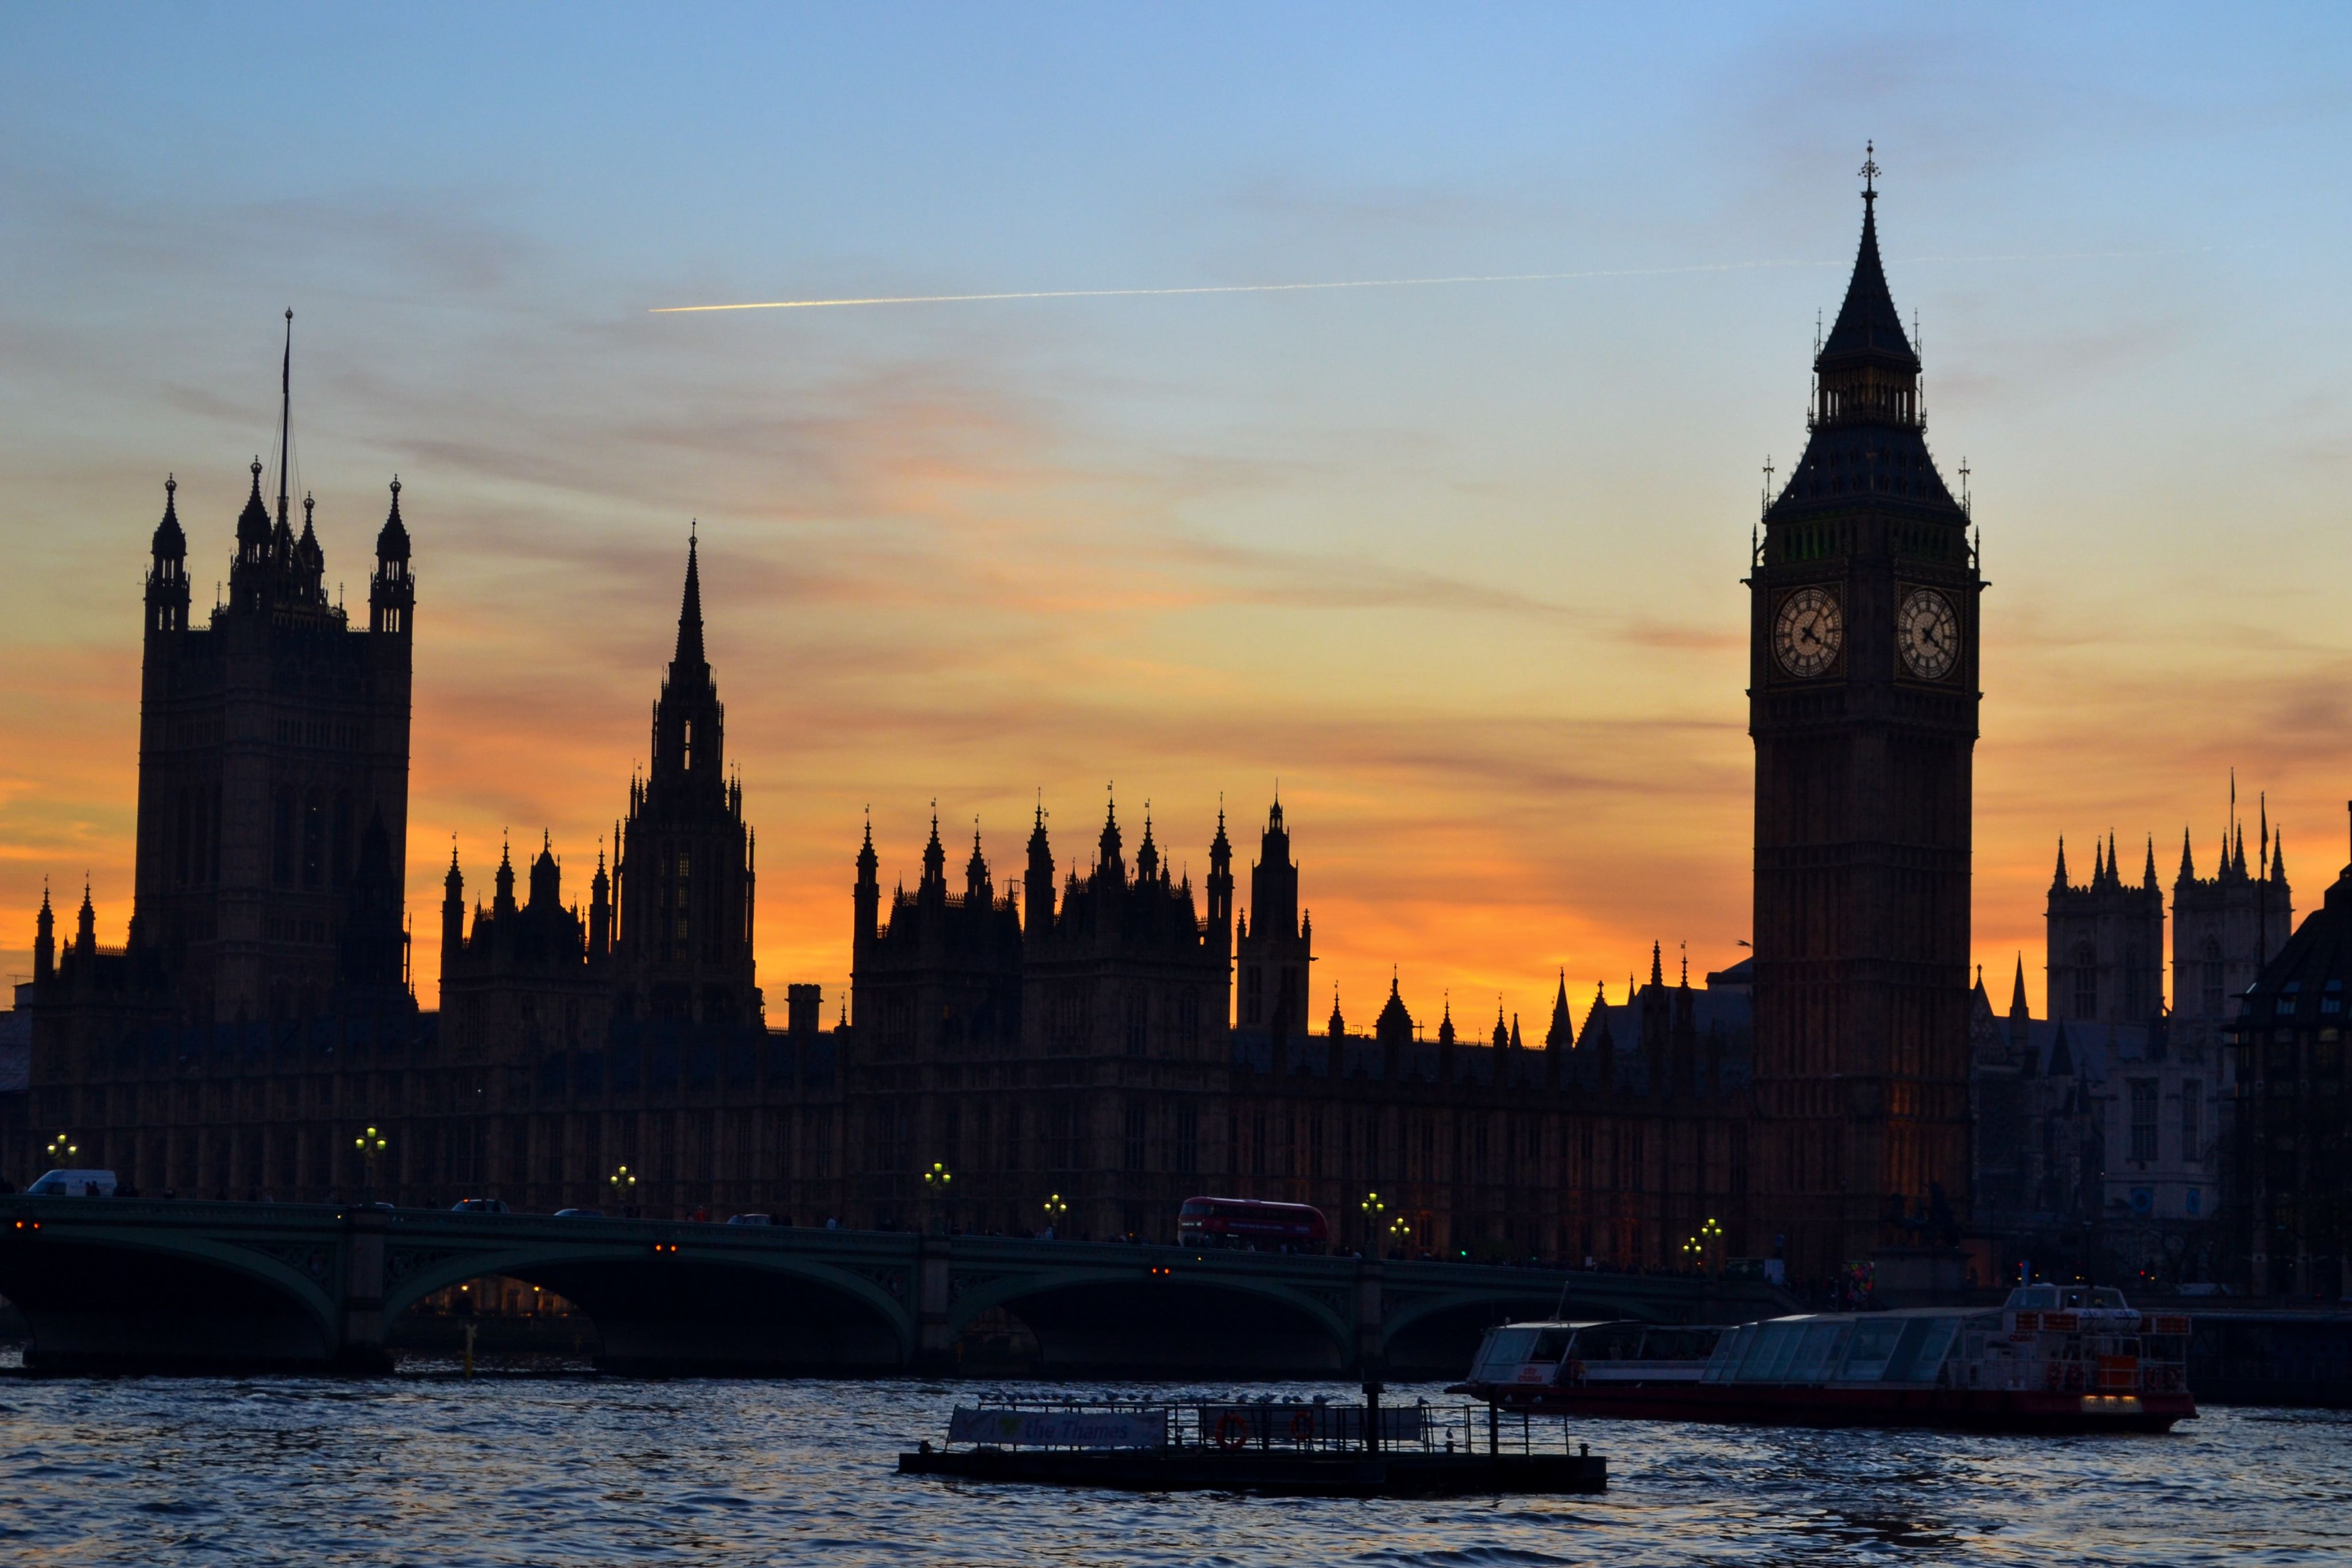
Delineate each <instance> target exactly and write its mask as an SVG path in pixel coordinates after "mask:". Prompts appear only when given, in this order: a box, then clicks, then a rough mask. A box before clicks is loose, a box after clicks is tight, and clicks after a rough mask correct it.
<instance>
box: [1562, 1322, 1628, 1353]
mask: <svg viewBox="0 0 2352 1568" xmlns="http://www.w3.org/2000/svg"><path fill="white" fill-rule="evenodd" d="M1572 1354H1574V1355H1575V1357H1576V1359H1577V1360H1579V1361H1634V1360H1638V1359H1639V1358H1640V1356H1641V1354H1642V1325H1641V1324H1640V1323H1588V1324H1586V1325H1585V1326H1584V1327H1583V1328H1581V1329H1579V1330H1578V1331H1577V1334H1576V1349H1575V1350H1574V1352H1573V1353H1572Z"/></svg>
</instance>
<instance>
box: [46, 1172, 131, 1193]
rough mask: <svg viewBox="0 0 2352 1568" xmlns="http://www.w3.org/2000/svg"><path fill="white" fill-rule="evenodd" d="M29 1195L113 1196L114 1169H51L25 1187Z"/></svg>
mask: <svg viewBox="0 0 2352 1568" xmlns="http://www.w3.org/2000/svg"><path fill="white" fill-rule="evenodd" d="M25 1196H26V1197H113V1196H114V1173H113V1172H112V1171H83V1170H74V1171H50V1172H48V1173H47V1174H46V1175H44V1176H42V1177H41V1179H40V1180H38V1181H37V1182H35V1183H34V1184H33V1185H32V1186H28V1187H26V1189H25Z"/></svg>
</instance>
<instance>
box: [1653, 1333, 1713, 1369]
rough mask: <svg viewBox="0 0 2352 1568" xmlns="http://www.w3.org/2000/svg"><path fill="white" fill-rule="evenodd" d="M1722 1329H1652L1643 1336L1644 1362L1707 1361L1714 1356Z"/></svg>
mask: <svg viewBox="0 0 2352 1568" xmlns="http://www.w3.org/2000/svg"><path fill="white" fill-rule="evenodd" d="M1722 1333H1723V1331H1722V1330H1721V1329H1713V1328H1708V1329H1681V1328H1676V1329H1651V1330H1650V1331H1648V1332H1647V1333H1644V1334H1643V1335H1642V1350H1641V1358H1642V1359H1643V1361H1705V1360H1706V1358H1707V1357H1708V1356H1709V1355H1711V1354H1714V1351H1715V1342H1716V1340H1717V1338H1719V1337H1720V1336H1721V1335H1722Z"/></svg>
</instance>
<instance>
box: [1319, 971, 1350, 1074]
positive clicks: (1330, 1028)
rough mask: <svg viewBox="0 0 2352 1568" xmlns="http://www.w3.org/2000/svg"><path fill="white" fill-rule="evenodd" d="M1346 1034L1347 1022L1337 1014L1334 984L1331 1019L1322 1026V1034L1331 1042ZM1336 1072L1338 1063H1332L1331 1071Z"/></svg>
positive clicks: (1336, 994)
mask: <svg viewBox="0 0 2352 1568" xmlns="http://www.w3.org/2000/svg"><path fill="white" fill-rule="evenodd" d="M1347 1032H1348V1020H1347V1019H1345V1018H1344V1017H1342V1016H1341V1015H1340V1012H1339V986H1338V984H1337V983H1334V984H1333V986H1332V987H1331V1019H1330V1022H1329V1023H1328V1024H1326V1025H1325V1026H1324V1033H1326V1034H1328V1035H1329V1036H1330V1037H1331V1038H1332V1039H1333V1040H1339V1039H1341V1038H1343V1037H1345V1036H1346V1034H1347ZM1338 1070H1339V1063H1338V1062H1336V1061H1334V1062H1333V1063H1332V1071H1338Z"/></svg>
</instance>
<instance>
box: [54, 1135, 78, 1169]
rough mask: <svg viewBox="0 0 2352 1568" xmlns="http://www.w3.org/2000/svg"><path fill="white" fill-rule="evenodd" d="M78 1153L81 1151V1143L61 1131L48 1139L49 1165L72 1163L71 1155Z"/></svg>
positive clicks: (67, 1164)
mask: <svg viewBox="0 0 2352 1568" xmlns="http://www.w3.org/2000/svg"><path fill="white" fill-rule="evenodd" d="M79 1153H81V1145H79V1144H77V1143H75V1142H74V1141H73V1139H72V1138H70V1137H68V1135H67V1134H63V1133H59V1134H58V1135H57V1136H56V1137H54V1138H51V1139H50V1140H49V1163H50V1164H51V1165H58V1166H69V1165H71V1164H73V1157H74V1156H75V1155H78V1154H79Z"/></svg>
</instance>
